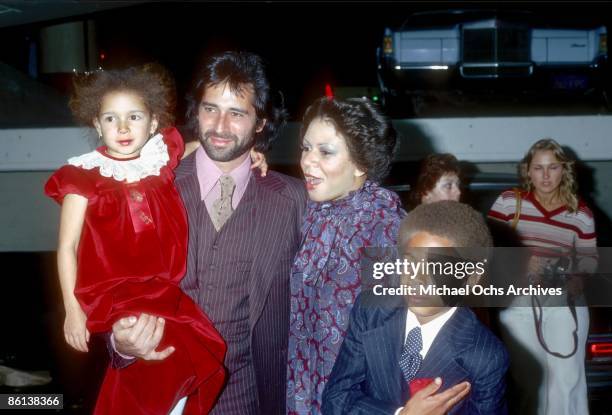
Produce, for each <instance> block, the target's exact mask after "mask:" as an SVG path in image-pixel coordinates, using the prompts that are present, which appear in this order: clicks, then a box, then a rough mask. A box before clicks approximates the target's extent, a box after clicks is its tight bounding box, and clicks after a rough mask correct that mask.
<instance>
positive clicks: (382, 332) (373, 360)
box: [322, 296, 508, 415]
mask: <svg viewBox="0 0 612 415" xmlns="http://www.w3.org/2000/svg"><path fill="white" fill-rule="evenodd" d="M365 297H366V299H367V297H368V296H365ZM365 302H366V304H364V296H360V297H359V298H358V299H357V301H356V303H355V306H354V307H353V310H352V313H351V322H350V326H349V330H348V332H347V335H346V337H345V339H344V343H343V345H342V348H341V349H340V353H339V355H338V359H337V360H336V363H335V365H334V368H333V370H332V373H331V375H330V379H329V381H328V382H327V386H326V387H325V391H324V393H323V408H322V409H323V414H330V415H339V414H394V413H395V411H396V410H397V409H398V408H399V407H401V406H404V405H405V403H406V401H407V400H408V398H409V397H410V394H409V390H408V386H407V383H406V382H405V381H404V379H403V377H402V373H401V370H400V367H399V359H400V354H401V350H402V346H403V342H404V336H405V331H406V307H405V306H404V305H403V303H401V302H398V303H396V305H395V306H392V305H391V306H387V305H386V306H384V307H382V306H381V305H380V301H379V300H378V305H376V304H369V303H367V300H366V301H365ZM507 369H508V354H507V352H506V349H505V348H504V346H503V344H502V343H501V342H500V341H499V339H497V337H495V335H493V333H491V331H490V330H489V329H488V328H486V327H485V326H484V325H483V324H482V323H481V322H480V321H479V320H478V319H477V317H476V316H475V315H474V313H473V312H472V311H471V310H470V309H468V308H463V307H459V308H457V310H456V312H455V313H454V314H453V316H452V317H451V318H450V319H449V320H448V321H447V322H446V324H445V325H444V326H443V327H442V329H441V330H440V332H439V333H438V335H437V336H436V338H435V340H434V342H433V344H432V345H431V348H430V349H429V351H428V353H427V355H426V356H425V359H424V360H423V363H422V365H421V368H420V369H419V372H418V373H417V375H416V377H417V378H435V377H441V378H442V387H441V389H440V390H439V391H442V390H445V389H448V388H449V387H451V386H453V385H456V384H457V383H460V382H462V381H464V380H467V381H469V382H470V383H471V390H470V393H469V395H468V396H467V397H466V398H464V399H463V400H462V401H461V402H460V403H459V404H457V405H456V406H455V407H454V408H453V409H452V410H451V412H450V414H505V413H507V410H506V404H505V396H504V395H505V386H506V384H505V379H504V377H505V374H506V370H507Z"/></svg>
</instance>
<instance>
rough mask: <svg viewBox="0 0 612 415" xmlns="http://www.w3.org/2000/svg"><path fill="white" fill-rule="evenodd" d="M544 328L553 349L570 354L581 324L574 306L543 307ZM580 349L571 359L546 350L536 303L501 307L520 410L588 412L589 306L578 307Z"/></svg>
mask: <svg viewBox="0 0 612 415" xmlns="http://www.w3.org/2000/svg"><path fill="white" fill-rule="evenodd" d="M542 313H543V318H542V332H543V335H544V341H545V343H546V345H547V347H548V349H549V350H551V351H553V352H558V353H562V354H568V353H569V352H571V351H572V349H573V347H574V338H573V336H572V332H573V330H574V328H575V327H576V324H575V323H574V319H573V317H572V314H571V311H570V309H569V307H543V308H542ZM576 314H577V320H578V349H577V351H576V353H575V354H574V355H573V356H572V357H570V358H567V359H563V358H559V357H555V356H553V355H551V354H550V353H548V352H546V350H544V348H543V347H542V346H541V345H540V342H539V340H538V337H537V334H536V329H535V323H534V319H533V311H532V308H531V307H509V308H507V309H505V310H502V311H501V312H500V323H501V329H502V337H503V340H504V343H505V344H506V347H507V348H508V352H509V353H510V374H511V376H512V380H513V381H514V383H515V384H516V388H517V392H518V393H519V396H517V399H518V400H519V402H518V403H519V405H518V410H517V411H516V413H517V414H521V415H532V414H533V415H535V414H537V415H588V413H589V411H588V401H587V388H586V375H585V367H584V364H585V362H584V358H585V347H586V340H587V335H588V331H589V309H588V308H587V307H576Z"/></svg>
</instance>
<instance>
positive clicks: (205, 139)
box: [198, 128, 255, 162]
mask: <svg viewBox="0 0 612 415" xmlns="http://www.w3.org/2000/svg"><path fill="white" fill-rule="evenodd" d="M198 129H199V128H198ZM213 135H214V136H215V137H219V138H223V139H225V140H231V141H232V142H233V143H232V145H228V146H225V147H223V148H218V147H215V146H214V145H213V144H211V142H210V137H211V136H213ZM254 142H255V131H252V132H251V133H250V134H249V137H248V138H245V139H244V140H243V141H242V142H240V139H239V138H238V136H237V135H235V134H231V133H215V132H214V131H213V130H208V131H205V132H204V133H202V132H201V131H200V143H202V147H203V148H204V151H206V154H207V155H208V157H210V158H211V160H214V161H221V162H227V161H232V160H235V159H237V158H238V157H240V156H242V155H243V154H244V153H246V152H247V151H250V150H251V147H253V143H254Z"/></svg>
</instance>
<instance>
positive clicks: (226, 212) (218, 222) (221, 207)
mask: <svg viewBox="0 0 612 415" xmlns="http://www.w3.org/2000/svg"><path fill="white" fill-rule="evenodd" d="M219 184H220V185H221V196H219V198H218V199H217V200H215V201H214V202H213V205H212V212H211V214H210V219H211V220H212V223H213V225H215V229H216V230H217V231H219V229H221V227H223V224H224V223H225V222H226V221H227V220H228V219H229V217H230V216H232V212H233V211H234V210H233V209H232V194H234V188H235V187H236V184H235V183H234V179H232V177H231V176H228V175H226V174H224V175H222V176H221V177H220V178H219Z"/></svg>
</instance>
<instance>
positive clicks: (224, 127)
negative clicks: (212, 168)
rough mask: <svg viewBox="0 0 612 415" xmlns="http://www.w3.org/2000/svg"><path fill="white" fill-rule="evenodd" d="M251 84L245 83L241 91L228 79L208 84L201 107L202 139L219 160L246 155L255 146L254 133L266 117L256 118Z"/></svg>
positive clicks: (199, 113) (242, 157)
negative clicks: (232, 86) (235, 90)
mask: <svg viewBox="0 0 612 415" xmlns="http://www.w3.org/2000/svg"><path fill="white" fill-rule="evenodd" d="M254 94H255V92H254V90H253V87H252V85H250V84H246V85H242V88H241V89H240V92H239V93H238V92H234V91H232V90H231V88H230V86H229V85H228V84H227V83H222V84H218V85H208V86H206V88H205V90H204V94H203V95H202V100H201V101H200V105H199V109H198V125H199V132H200V142H201V143H202V146H203V147H204V150H205V151H206V154H208V156H209V157H210V158H211V159H212V160H214V161H219V162H229V161H233V160H237V159H240V161H242V160H244V158H246V157H247V155H248V152H249V150H250V149H251V147H253V143H254V136H255V133H258V132H260V131H261V130H262V129H263V127H264V125H265V123H266V120H265V119H264V120H259V121H258V120H257V115H256V114H255V107H254V106H253V102H254V99H255V96H254Z"/></svg>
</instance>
